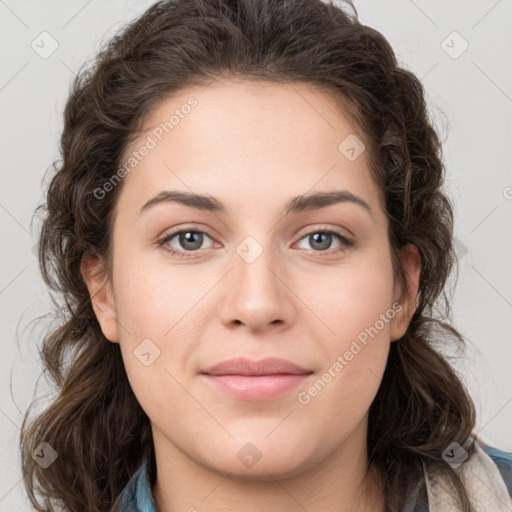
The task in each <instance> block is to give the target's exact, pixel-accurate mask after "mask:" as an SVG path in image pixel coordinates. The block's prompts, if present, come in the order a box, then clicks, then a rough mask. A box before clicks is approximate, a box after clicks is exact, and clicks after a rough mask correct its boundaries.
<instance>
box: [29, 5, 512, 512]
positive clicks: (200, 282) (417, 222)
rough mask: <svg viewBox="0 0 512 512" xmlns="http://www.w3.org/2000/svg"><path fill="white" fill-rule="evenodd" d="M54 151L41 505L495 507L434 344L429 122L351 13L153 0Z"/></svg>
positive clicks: (37, 496) (484, 456)
mask: <svg viewBox="0 0 512 512" xmlns="http://www.w3.org/2000/svg"><path fill="white" fill-rule="evenodd" d="M61 151H62V163H61V165H60V166H59V168H58V169H57V172H56V174H55V176H54V177H53V179H52V181H51V184H50V186H49V189H48V192H47V202H46V205H45V219H44V224H43V226H42V232H41V242H40V253H39V260H40V264H41V269H42V273H43V277H44V279H45V280H46V282H47V284H48V286H49V287H50V288H51V289H53V290H54V291H56V292H57V293H58V294H59V296H60V297H61V298H62V302H63V304H64V305H65V308H66V311H67V313H68V318H67V320H66V322H65V323H64V324H62V325H59V326H58V327H57V328H55V330H53V331H52V332H50V333H49V334H48V335H47V337H46V338H45V339H44V342H43V350H42V356H43V362H44V365H45V367H46V369H47V370H48V371H49V373H50V375H51V376H52V377H53V379H54V381H55V385H56V389H57V391H58V395H57V396H56V398H55V399H54V401H53V403H51V405H50V406H49V407H48V408H47V409H46V410H44V411H43V412H42V413H40V414H39V415H37V416H36V417H35V418H30V419H29V411H27V414H26V416H25V421H24V423H23V429H22V434H21V449H22V461H23V472H24V482H25V486H26V488H27V491H28V493H29V497H30V499H31V501H32V503H33V505H34V506H35V507H36V509H37V510H41V511H50V510H56V509H59V510H70V511H86V510H87V511H102V512H104V511H106V510H112V511H114V510H115V511H119V510H124V511H140V512H143V511H145V512H150V511H156V510H158V511H159V512H178V511H196V510H197V511H209V512H216V511H231V510H237V511H239V510H243V511H246V512H249V511H250V512H256V511H260V510H266V511H267V512H277V511H283V510H286V511H289V512H290V511H291V512H295V511H297V512H298V511H304V510H307V511H308V512H327V511H329V512H332V511H337V512H338V511H339V512H348V511H352V512H356V511H358V512H359V511H369V510H372V511H379V512H384V511H386V512H387V511H416V512H424V511H427V510H428V511H431V512H432V511H437V512H440V511H445V510H450V511H453V510H457V511H459V510H460V511H464V512H470V511H472V510H473V511H484V510H485V511H489V510H492V511H494V512H495V511H505V510H511V507H512V501H511V499H510V495H509V493H510V492H511V491H512V483H511V480H512V469H511V468H512V455H511V454H508V453H506V452H503V451H501V450H499V449H497V448H495V447H490V446H487V445H486V444H485V443H484V442H483V441H482V440H481V439H480V438H479V437H478V435H477V434H478V432H476V430H475V424H476V423H475V410H474V406H473V403H472V401H471V398H470V397H469V396H468V394H467V392H466V390H465V387H464V386H463V384H462V382H461V380H459V378H458V376H457V375H456V373H455V372H454V370H453V369H452V367H451V366H450V365H449V364H448V362H447V361H446V360H445V359H444V358H443V356H442V355H441V354H440V352H439V351H438V348H439V345H440V344H441V343H449V342H450V339H451V340H453V341H455V342H459V343H463V338H462V336H461V335H460V334H459V333H458V331H457V330H456V329H455V328H454V327H453V326H452V325H450V323H449V321H447V319H448V314H449V306H450V304H449V300H448V298H447V294H446V291H445V285H446V283H447V279H448V276H449V275H450V272H451V270H452V267H453V266H454V264H455V263H456V259H455V253H454V250H453V240H452V236H453V216H452V205H451V203H450V201H449V199H448V197H447V196H446V195H445V193H444V191H443V180H444V165H443V161H442V152H441V145H440V141H439V138H438V136H437V134H436V131H435V129H434V126H433V125H432V123H431V122H430V120H429V117H428V113H427V107H426V105H425V99H424V91H423V87H422V85H421V83H420V82H419V80H418V79H417V78H416V77H415V76H414V75H413V74H411V73H410V72H409V71H407V70H405V69H401V68H400V67H399V66H398V65H397V61H396V58H395V55H394V53H393V50H392V48H391V47H390V45H389V43H388V42H387V41H386V40H385V38H384V37H383V36H382V35H381V34H380V33H379V32H377V31H375V30H374V29H372V28H369V27H367V26H365V25H362V24H361V23H360V22H359V21H358V20H357V13H356V12H355V10H354V13H353V14H351V13H350V11H349V10H348V9H347V10H343V9H341V8H340V7H339V6H336V5H334V4H332V3H331V4H329V3H327V2H322V1H320V0H295V1H277V0H276V1H270V0H243V1H230V0H176V1H162V2H158V3H156V4H154V5H153V6H152V7H151V8H149V9H148V10H147V11H146V12H145V13H144V14H143V15H142V16H141V17H140V18H138V19H136V20H135V21H134V22H133V23H131V24H130V25H129V26H127V27H126V28H125V29H124V30H123V31H122V32H121V33H120V34H118V35H117V36H116V37H115V38H113V39H112V40H111V41H110V42H109V43H108V45H107V46H106V47H105V48H104V49H103V50H102V52H101V53H100V54H99V55H98V57H97V59H96V62H95V65H94V66H93V67H92V68H91V69H89V70H86V71H83V72H81V73H80V74H79V75H78V76H77V78H76V80H75V82H74V86H73V89H72V91H71V94H70V97H69V99H68V102H67V105H66V109H65V124H64V130H63V133H62V139H61ZM441 299H443V300H441ZM439 312H441V313H439ZM443 313H444V316H443ZM436 346H437V348H436Z"/></svg>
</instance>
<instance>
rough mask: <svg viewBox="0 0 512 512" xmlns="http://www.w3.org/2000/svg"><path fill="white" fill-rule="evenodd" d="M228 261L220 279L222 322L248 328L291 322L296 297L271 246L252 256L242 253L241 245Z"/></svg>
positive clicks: (283, 325)
mask: <svg viewBox="0 0 512 512" xmlns="http://www.w3.org/2000/svg"><path fill="white" fill-rule="evenodd" d="M253 249H254V248H253ZM253 249H252V250H253ZM250 250H251V249H250ZM232 261H233V266H232V267H231V271H230V272H229V275H228V276H226V279H224V280H223V281H224V284H223V287H224V288H223V290H222V297H223V299H222V300H221V303H220V306H219V308H220V312H219V314H220V318H221V321H222V322H223V324H224V325H226V326H234V325H245V326H246V327H247V329H249V330H250V331H252V332H259V331H262V330H265V329H266V328H269V329H279V330H284V329H287V328H289V327H290V326H291V325H293V323H294V320H295V318H296V315H297V302H298V298H297V295H296V294H295V293H294V291H293V283H290V281H291V280H292V278H291V277H290V275H289V272H287V271H286V269H285V266H284V265H282V264H280V263H279V262H278V261H277V259H276V258H274V257H273V256H272V254H271V250H270V249H268V250H263V251H262V252H261V253H260V254H259V256H257V257H256V258H255V259H252V258H250V257H249V258H247V257H245V255H244V252H243V246H242V248H238V251H237V252H236V253H235V254H233V258H232ZM299 302H300V301H299Z"/></svg>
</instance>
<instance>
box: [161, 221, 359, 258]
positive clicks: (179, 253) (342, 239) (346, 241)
mask: <svg viewBox="0 0 512 512" xmlns="http://www.w3.org/2000/svg"><path fill="white" fill-rule="evenodd" d="M189 232H190V233H202V234H204V235H206V236H207V237H208V238H210V239H212V240H213V238H212V237H211V236H210V235H208V233H206V232H204V231H202V230H200V229H195V228H193V227H190V228H187V229H180V230H179V231H174V232H172V233H169V234H168V235H165V236H164V237H163V238H161V239H160V240H158V242H157V245H158V247H160V248H162V249H163V250H164V251H167V252H168V253H170V254H172V255H173V256H180V257H181V258H183V257H185V258H189V257H191V256H192V254H193V253H196V252H199V250H195V251H180V250H177V249H174V248H171V249H169V248H168V247H165V244H166V243H167V242H169V241H170V240H172V239H173V238H174V237H175V236H176V235H179V234H181V233H189ZM316 233H322V234H332V235H335V236H336V237H337V238H338V240H339V241H340V242H341V243H342V245H344V246H345V249H347V248H350V247H354V246H355V245H356V244H355V242H354V241H352V240H349V239H348V238H347V237H346V236H344V235H342V234H341V233H340V232H339V231H337V230H335V229H317V230H314V231H310V232H309V233H306V234H305V235H304V236H302V237H301V238H300V239H299V242H300V241H301V240H303V239H304V238H307V237H308V236H311V235H313V234H316ZM306 250H308V249H306ZM343 250H344V249H343V248H342V249H340V248H335V249H326V250H325V251H315V250H314V249H309V250H308V251H309V252H314V253H318V254H319V256H320V257H323V256H324V254H325V253H327V254H328V255H331V253H332V252H341V251H343Z"/></svg>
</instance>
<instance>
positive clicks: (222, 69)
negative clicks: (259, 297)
mask: <svg viewBox="0 0 512 512" xmlns="http://www.w3.org/2000/svg"><path fill="white" fill-rule="evenodd" d="M347 5H348V6H349V7H351V8H352V10H353V12H349V11H344V10H342V9H341V7H340V6H339V5H335V4H334V3H333V2H331V3H328V2H327V1H322V0H286V1H283V0H165V1H159V2H157V3H155V4H154V5H152V6H151V7H150V8H149V9H148V10H147V11H146V12H144V13H143V14H142V15H141V16H140V17H138V18H137V19H135V20H133V21H132V22H131V23H129V24H128V25H126V26H125V27H123V29H122V30H121V31H120V32H119V33H118V34H117V35H116V36H115V37H113V38H112V39H111V40H109V41H108V42H107V43H105V45H104V46H103V47H102V48H101V51H100V52H99V53H98V55H97V56H96V58H95V60H94V63H93V65H92V66H90V67H88V68H86V69H81V70H80V72H79V73H78V75H77V76H76V78H75V80H74V82H73V84H72V87H71V90H70V94H69V98H68V100H67V103H66V106H65V112H64V128H63V132H62V136H61V140H60V153H61V155H60V158H59V161H58V162H54V163H53V167H54V168H55V170H56V172H55V174H54V176H53V177H52V179H51V182H50V184H49V187H48V190H47V196H46V204H43V205H40V206H39V207H38V208H37V209H36V212H38V211H39V210H41V209H44V213H45V217H44V222H43V224H42V228H41V237H40V244H39V264H40V268H41V272H42V276H43V278H44V280H45V283H46V284H47V285H48V287H49V288H50V289H51V290H52V291H53V292H54V293H56V295H57V297H58V298H59V300H60V307H61V308H63V311H64V312H65V319H64V322H62V323H61V325H59V326H58V327H57V328H55V329H53V330H50V331H49V332H48V333H46V336H45V337H44V339H43V343H42V348H41V349H40V355H41V358H42V361H43V364H44V368H45V371H47V372H48V374H49V376H50V377H51V379H52V382H53V384H54V386H55V389H56V390H57V391H58V395H57V396H56V397H55V399H54V400H53V402H52V403H51V404H50V405H49V407H47V408H46V409H45V410H44V411H43V412H41V413H39V414H38V415H37V416H36V417H35V418H32V419H30V420H29V413H30V410H31V408H32V406H33V404H31V407H29V409H28V410H27V412H26V414H25V417H24V420H23V425H22V432H21V435H20V446H21V453H22V469H23V478H24V484H25V487H26V489H27V491H28V495H29V498H30V500H31V502H32V504H33V505H34V507H35V508H36V510H39V511H50V510H55V508H54V507H56V506H59V507H64V509H65V510H71V511H85V510H87V511H91V512H92V511H94V512H96V511H97V512H99V511H105V510H115V509H116V506H117V502H118V498H119V495H120V493H121V491H122V489H123V488H124V486H125V485H126V483H127V482H128V480H129V479H130V477H131V476H132V475H133V473H134V471H135V470H136V469H137V468H138V467H139V465H140V464H141V462H142V461H143V460H149V461H150V464H151V471H154V468H155V461H154V447H153V440H152V433H151V427H150V421H149V418H148V417H147V415H146V414H145V413H144V411H143V410H142V408H141V406H140V405H139V403H138V402H137V400H136V398H135V396H134V394H133V392H132V389H131V387H130V384H129V381H128V378H127V375H126V372H125V369H124V365H123V361H122V358H121V353H120V348H119V345H118V344H116V343H109V342H108V340H106V338H105V336H104V335H103V333H102V330H101V328H100V325H99V323H98V321H97V318H96V316H95V313H94V310H93V308H92V305H91V297H90V294H89V291H88V288H87V286H86V283H85V282H84V279H83V276H82V274H81V262H82V258H83V257H84V255H86V254H87V255H92V256H94V257H98V258H101V261H103V262H104V263H105V265H104V267H103V269H102V270H103V271H104V272H105V275H106V276H107V277H108V278H111V276H112V258H111V256H112V237H111V233H112V222H113V212H114V208H115V205H116V200H117V198H118V197H119V194H120V191H121V189H122V182H121V183H120V184H119V185H118V186H116V187H113V189H112V191H111V192H109V194H107V195H106V196H105V197H104V198H102V199H101V200H99V199H98V198H97V194H95V190H97V189H98V187H101V186H102V185H103V184H104V183H105V182H106V181H107V180H108V179H109V178H110V177H111V176H112V173H113V170H114V169H117V168H118V167H119V166H120V164H121V162H123V161H124V158H123V156H124V154H125V152H126V151H127V148H128V147H129V146H130V144H131V143H132V142H133V141H134V140H135V138H136V137H137V135H138V134H139V133H140V132H141V129H142V126H143V124H144V119H146V117H147V115H148V113H149V112H151V111H152V110H153V109H154V108H155V107H156V106H157V105H158V104H159V103H160V102H161V101H162V100H163V99H165V98H166V97H168V96H169V95H170V94H172V93H175V92H177V91H180V90H182V89H184V88H186V87H187V86H193V85H206V84H208V83H210V82H211V81H212V80H215V79H216V78H218V77H241V78H242V79H244V80H259V81H267V82H274V83H295V82H297V83H298V82H302V83H306V84H310V85H314V86H315V87H318V88H320V89H321V90H322V91H325V92H326V93H327V94H330V95H331V96H332V97H333V98H335V99H336V100H337V104H338V105H339V108H340V112H343V113H344V115H347V116H349V118H350V119H351V120H352V121H353V122H354V123H355V126H357V127H359V129H360V132H361V134H362V135H361V136H362V137H363V138H364V142H365V145H366V147H367V148H368V149H369V153H370V156H371V158H370V160H369V162H370V171H371V174H372V177H373V179H374V180H375V183H376V184H378V186H379V188H380V190H381V191H382V194H383V197H384V198H385V207H386V214H387V217H388V219H389V223H388V225H389V229H388V237H389V244H390V249H391V255H392V261H393V272H394V276H395V279H398V280H399V281H400V283H401V284H402V285H405V284H406V282H407V278H406V273H405V271H404V269H403V267H402V266H401V264H400V260H399V258H398V251H399V249H400V248H401V247H403V246H404V245H405V244H408V243H412V244H414V245H416V246H417V248H418V249H419V252H420V254H421V259H422V272H421V277H420V282H419V288H418V299H419V300H418V307H417V310H416V311H415V313H414V315H413V316H412V319H411V321H410V323H409V326H408V329H407V331H406V333H405V334H404V336H403V337H402V338H401V339H400V340H398V341H397V342H395V343H392V344H391V349H390V352H389V359H388V363H387V367H386V371H385V373H384V376H383V380H382V383H381V386H380V388H379V391H378V393H377V396H376V397H375V400H374V401H373V403H372V405H371V407H370V410H369V420H368V421H369V424H368V439H367V443H368V457H369V461H370V462H372V463H374V464H378V465H379V466H380V467H382V468H384V475H385V484H386V485H385V496H386V498H385V506H386V510H387V511H394V512H395V511H396V512H398V511H399V510H401V509H402V507H403V505H404V501H405V498H406V496H407V495H408V494H409V492H410V491H411V489H413V488H414V486H415V485H417V484H418V483H419V482H421V481H422V478H423V465H425V467H428V468H430V469H431V470H432V471H435V472H438V473H442V474H443V475H445V476H446V478H448V479H450V481H451V482H453V484H454V485H455V489H456V492H457V494H458V497H459V501H460V503H461V510H463V511H464V512H470V511H471V506H470V503H469V499H468V495H467V491H466V490H465V489H464V486H463V485H462V482H461V480H460V479H459V476H458V475H457V473H456V472H455V471H454V470H453V469H452V468H451V467H450V465H448V464H447V463H446V462H445V461H444V460H443V458H442V452H443V451H444V450H445V449H446V447H448V446H449V445H450V444H451V443H452V442H454V441H456V442H458V443H459V444H460V445H461V446H463V447H464V448H465V449H466V451H468V453H469V454H470V455H471V454H472V452H473V449H474V443H475V438H474V436H473V434H472V431H473V429H474V425H475V408H474V404H473V402H472V400H471V398H470V396H469V395H468V393H467V390H466V389H465V386H464V385H463V383H462V381H461V379H460V378H459V377H458V376H457V373H456V371H455V370H454V368H452V365H451V364H449V358H448V357H447V356H446V355H444V356H443V355H442V354H441V350H440V347H441V349H442V348H443V347H444V348H446V347H447V346H448V345H447V344H448V342H449V340H451V341H452V342H454V343H455V345H456V346H457V347H458V348H459V349H461V350H462V349H463V346H464V339H463V337H462V335H461V334H460V333H459V332H458V331H457V330H456V329H455V328H454V327H453V326H452V325H451V322H450V301H449V295H448V293H447V288H448V278H449V277H450V274H451V272H452V270H454V269H456V266H457V258H456V254H455V251H454V244H453V206H452V204H451V201H450V199H449V197H448V196H447V194H446V193H445V192H444V191H443V189H442V186H443V182H444V172H445V167H444V163H443V157H442V151H441V150H442V147H441V141H440V138H439V136H438V134H437V131H436V129H435V124H434V123H433V121H432V120H431V117H430V115H429V113H428V111H427V106H426V101H425V93H424V89H423V86H422V84H421V82H420V80H419V79H418V78H417V77H416V76H415V75H414V74H412V73H411V72H410V71H408V70H406V69H404V68H402V67H400V66H399V64H398V62H397V58H396V56H395V54H394V52H393V49H392V48H391V46H390V44H389V43H388V42H387V40H386V39H385V38H384V36H383V35H382V34H381V33H379V32H378V31H376V30H375V29H373V28H370V27H368V26H365V25H363V24H361V23H360V22H359V21H358V13H357V11H356V9H355V7H354V6H353V5H352V4H351V3H350V2H349V0H347ZM55 304H57V301H55ZM57 307H59V306H57ZM437 344H438V345H439V347H436V345H437ZM43 441H45V442H47V443H49V444H50V445H51V446H52V447H53V449H55V450H56V451H57V453H58V454H59V459H58V463H55V464H52V465H50V466H49V467H47V468H46V469H43V468H41V467H40V466H39V465H38V464H37V463H36V462H35V461H34V460H33V458H32V456H31V454H32V452H33V451H34V450H35V449H36V447H38V446H39V445H40V443H41V442H43ZM36 495H38V496H37V497H36ZM116 499H117V500H116Z"/></svg>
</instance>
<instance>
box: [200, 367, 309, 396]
mask: <svg viewBox="0 0 512 512" xmlns="http://www.w3.org/2000/svg"><path fill="white" fill-rule="evenodd" d="M312 373H313V371H311V370H307V369H305V368H303V367H301V366H299V365H297V364H295V363H292V362H291V361H286V360H285V359H278V358H267V359H262V360H261V361H251V360H249V359H245V358H235V359H230V360H229V361H223V362H221V363H218V364H216V365H214V366H211V367H210V368H207V369H206V370H203V371H201V372H200V374H201V376H202V377H203V378H204V379H205V382H207V383H208V384H209V385H211V386H213V387H214V388H215V389H216V390H220V391H221V392H222V393H224V394H227V395H228V396H230V397H232V398H235V399H237V400H250V401H258V400H271V399H274V398H277V397H279V396H281V395H284V394H285V393H287V392H289V391H291V390H292V389H293V388H295V387H297V386H298V385H299V384H302V383H304V381H305V380H306V379H308V378H309V377H310V375H311V374H312Z"/></svg>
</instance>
